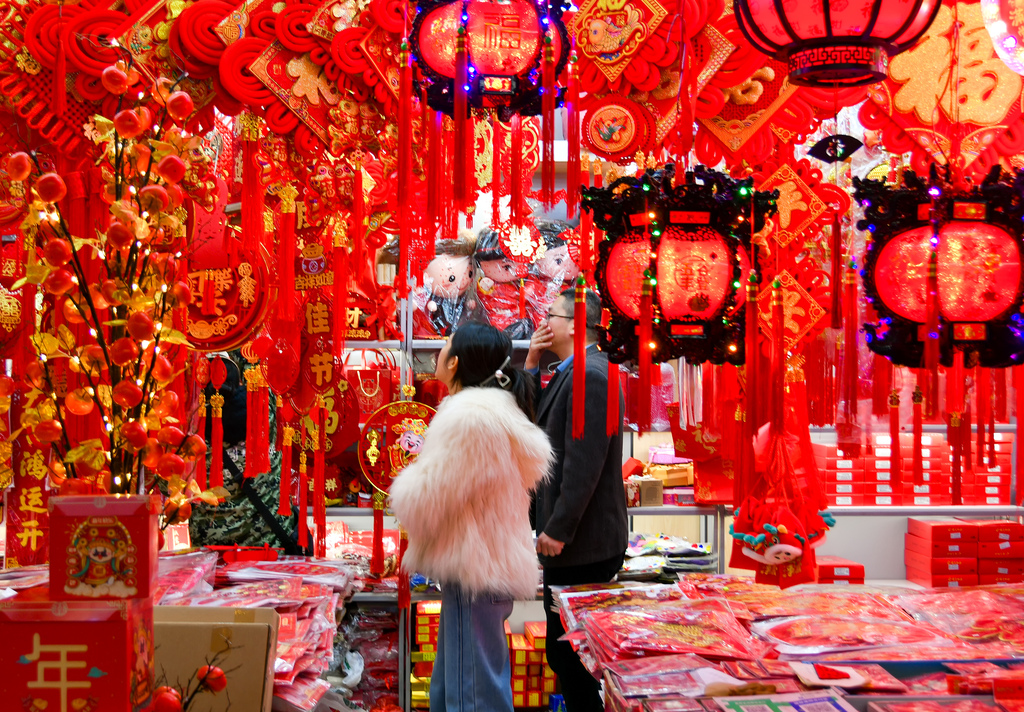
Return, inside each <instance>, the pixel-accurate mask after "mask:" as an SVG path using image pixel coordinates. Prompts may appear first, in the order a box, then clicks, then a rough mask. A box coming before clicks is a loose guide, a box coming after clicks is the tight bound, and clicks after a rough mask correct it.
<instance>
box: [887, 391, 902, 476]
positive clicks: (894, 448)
mask: <svg viewBox="0 0 1024 712" xmlns="http://www.w3.org/2000/svg"><path fill="white" fill-rule="evenodd" d="M889 441H890V445H889V450H890V452H891V453H892V457H891V458H890V462H891V463H892V470H891V472H892V482H893V485H896V486H899V485H902V484H903V446H902V445H901V444H900V393H899V391H897V390H896V389H895V388H893V389H892V392H891V393H889ZM897 491H898V490H897Z"/></svg>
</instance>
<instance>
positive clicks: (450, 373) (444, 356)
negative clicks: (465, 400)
mask: <svg viewBox="0 0 1024 712" xmlns="http://www.w3.org/2000/svg"><path fill="white" fill-rule="evenodd" d="M451 349H452V340H451V339H445V342H444V346H443V347H442V348H441V353H439V354H438V355H437V366H435V367H434V377H435V378H436V379H437V380H439V381H440V382H441V383H443V384H444V385H446V386H448V390H451V388H452V380H453V379H454V377H455V370H456V368H457V367H458V364H459V358H458V357H457V356H451V355H450V352H451Z"/></svg>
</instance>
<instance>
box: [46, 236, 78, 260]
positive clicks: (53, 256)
mask: <svg viewBox="0 0 1024 712" xmlns="http://www.w3.org/2000/svg"><path fill="white" fill-rule="evenodd" d="M43 258H44V259H46V261H47V262H49V263H50V264H51V265H53V266H54V267H63V266H64V265H66V264H67V263H68V262H70V261H71V243H70V242H68V241H67V240H65V239H63V238H59V237H58V238H54V239H52V240H50V241H49V242H47V243H46V247H44V248H43Z"/></svg>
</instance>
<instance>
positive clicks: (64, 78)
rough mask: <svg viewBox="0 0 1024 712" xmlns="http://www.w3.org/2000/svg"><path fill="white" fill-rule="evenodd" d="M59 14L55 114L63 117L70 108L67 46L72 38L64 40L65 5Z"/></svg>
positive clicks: (54, 95)
mask: <svg viewBox="0 0 1024 712" xmlns="http://www.w3.org/2000/svg"><path fill="white" fill-rule="evenodd" d="M58 7H59V8H60V11H59V12H58V13H57V17H58V19H57V32H56V37H57V38H58V39H57V62H56V66H55V67H54V68H53V113H54V114H56V115H57V116H60V117H63V116H64V114H65V113H66V112H67V107H68V56H67V49H66V45H67V42H69V41H71V38H64V37H61V35H63V34H64V25H65V24H66V23H65V22H64V4H63V3H61V4H60V5H59V6H58Z"/></svg>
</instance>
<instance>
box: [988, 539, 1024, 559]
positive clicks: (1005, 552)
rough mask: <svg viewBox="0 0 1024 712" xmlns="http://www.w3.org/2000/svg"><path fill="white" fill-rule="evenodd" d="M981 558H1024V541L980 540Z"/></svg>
mask: <svg viewBox="0 0 1024 712" xmlns="http://www.w3.org/2000/svg"><path fill="white" fill-rule="evenodd" d="M978 558H979V559H1020V558H1024V541H979V542H978Z"/></svg>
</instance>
